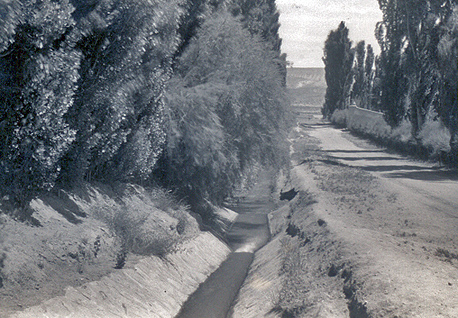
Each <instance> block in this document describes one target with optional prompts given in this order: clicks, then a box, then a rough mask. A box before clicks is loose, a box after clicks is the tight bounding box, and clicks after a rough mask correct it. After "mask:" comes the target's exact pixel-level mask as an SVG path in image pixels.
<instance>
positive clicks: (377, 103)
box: [323, 0, 458, 162]
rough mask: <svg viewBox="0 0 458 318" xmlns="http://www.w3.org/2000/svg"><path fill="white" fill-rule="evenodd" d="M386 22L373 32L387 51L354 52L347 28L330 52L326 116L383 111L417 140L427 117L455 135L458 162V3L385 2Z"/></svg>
mask: <svg viewBox="0 0 458 318" xmlns="http://www.w3.org/2000/svg"><path fill="white" fill-rule="evenodd" d="M379 5H380V9H381V10H382V12H383V21H381V22H379V23H378V24H377V26H376V28H375V35H376V38H377V40H378V43H379V45H380V48H381V53H380V55H379V56H377V57H375V58H374V54H373V50H372V48H371V47H370V46H368V47H367V48H365V45H364V43H363V42H360V43H358V44H357V45H356V47H352V43H351V41H350V40H349V37H348V29H347V28H346V27H345V24H344V23H341V25H340V26H339V28H338V29H336V30H334V31H332V32H331V33H330V34H329V36H328V39H327V41H326V42H325V49H324V62H325V67H326V80H327V82H328V91H327V93H326V101H325V104H324V107H323V114H324V115H325V116H326V117H329V118H330V117H331V116H332V113H333V112H334V110H335V109H344V108H346V107H348V105H349V104H350V103H352V102H355V103H356V104H357V105H358V106H360V107H364V108H369V109H373V110H379V111H382V112H383V113H384V116H385V120H386V121H387V123H388V124H390V125H391V126H392V127H396V126H398V125H399V124H400V123H401V122H402V121H403V120H408V121H410V123H411V124H412V136H413V138H414V139H416V138H418V135H419V133H420V132H421V129H422V127H423V125H424V124H425V122H426V119H427V117H428V116H429V117H430V118H432V119H433V120H441V121H442V123H443V124H444V125H445V127H447V129H448V130H449V131H450V134H451V140H450V146H451V157H452V160H453V161H455V162H457V159H458V103H457V100H458V68H457V66H458V1H456V0H438V1H426V0H379Z"/></svg>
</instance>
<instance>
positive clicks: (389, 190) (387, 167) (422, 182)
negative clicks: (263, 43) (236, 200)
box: [232, 107, 458, 318]
mask: <svg viewBox="0 0 458 318" xmlns="http://www.w3.org/2000/svg"><path fill="white" fill-rule="evenodd" d="M318 110H319V109H318V108H317V107H302V110H301V111H300V112H298V113H297V114H298V117H297V118H298V122H297V126H296V127H295V128H294V130H293V132H292V134H291V143H292V146H291V153H292V170H291V172H290V175H289V176H288V178H285V180H286V181H285V182H284V186H283V191H288V190H292V189H294V191H291V192H289V194H292V195H290V197H289V199H291V201H289V203H288V204H286V205H284V206H283V207H282V208H280V209H278V210H277V211H275V212H273V213H271V214H270V216H269V220H270V227H271V232H272V240H271V242H270V243H269V244H268V245H266V246H265V247H264V248H262V249H261V250H260V251H259V252H257V254H256V256H255V259H254V262H253V265H252V267H251V271H250V272H249V274H248V277H247V279H246V281H245V284H244V286H243V287H242V289H241V291H240V294H239V297H238V300H237V302H236V304H235V306H234V312H233V315H232V316H233V317H244V318H246V317H327V318H329V317H393V318H394V317H457V316H458V245H457V243H458V237H457V234H458V212H457V211H458V198H457V196H456V193H457V191H458V182H457V176H456V174H455V173H454V172H452V171H449V170H447V169H445V168H441V167H437V166H436V165H434V164H429V163H422V162H418V161H413V160H410V159H408V158H403V157H400V156H398V155H395V154H390V153H388V152H386V150H385V149H381V148H378V147H376V146H374V145H372V144H370V143H369V142H367V141H364V140H361V139H358V138H357V137H354V136H352V135H351V134H350V133H349V132H347V131H343V130H340V129H336V128H334V127H332V126H330V125H328V124H326V123H323V122H322V121H321V120H320V116H319V114H318ZM296 192H297V194H296ZM294 194H296V195H295V196H294Z"/></svg>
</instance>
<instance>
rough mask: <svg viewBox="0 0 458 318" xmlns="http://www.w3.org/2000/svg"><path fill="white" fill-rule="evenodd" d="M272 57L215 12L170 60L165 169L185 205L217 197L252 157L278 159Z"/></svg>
mask: <svg viewBox="0 0 458 318" xmlns="http://www.w3.org/2000/svg"><path fill="white" fill-rule="evenodd" d="M274 57H275V54H273V53H272V52H271V51H270V50H269V49H267V47H266V46H265V44H264V43H263V41H262V40H261V39H260V38H259V36H258V35H252V34H250V32H249V31H248V30H246V29H244V27H243V24H242V23H241V22H240V21H239V20H238V19H237V18H234V17H233V16H231V15H230V14H228V13H225V12H219V13H216V14H215V15H213V16H212V17H211V18H208V19H207V20H206V22H205V23H204V24H203V25H202V27H201V28H200V29H199V30H198V31H197V35H196V37H195V38H194V39H193V40H192V41H191V42H190V43H189V45H188V47H187V49H186V51H185V52H184V53H183V54H182V56H181V57H180V58H179V60H178V61H177V66H176V73H175V75H174V78H173V79H172V81H171V82H170V84H169V85H168V87H167V93H166V112H167V115H168V116H167V138H168V139H167V153H166V172H165V175H166V176H167V179H168V184H169V185H170V186H173V187H174V188H176V189H177V190H178V191H179V193H180V194H182V195H184V196H185V197H187V198H188V200H189V202H190V204H191V205H192V206H193V208H196V207H197V206H199V208H202V209H207V208H205V207H202V206H200V203H202V202H204V201H205V200H203V199H208V200H210V202H211V203H221V201H222V200H223V199H224V198H225V197H226V196H228V195H229V194H230V193H231V191H232V189H233V188H234V186H235V185H237V183H239V182H240V180H241V177H242V176H243V174H244V173H246V172H247V171H248V170H249V169H248V167H249V166H251V165H252V164H254V163H255V162H259V163H263V164H274V165H276V166H281V165H282V164H284V163H286V161H287V160H286V158H285V154H286V155H287V153H288V151H287V150H286V149H287V147H288V146H287V142H286V135H285V134H286V133H285V131H286V122H287V115H286V114H287V111H286V99H285V92H284V88H283V86H282V77H281V75H280V73H279V69H278V64H277V63H276V62H275V60H274ZM205 206H207V205H205Z"/></svg>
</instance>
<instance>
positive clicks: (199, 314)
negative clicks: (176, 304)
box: [177, 178, 274, 318]
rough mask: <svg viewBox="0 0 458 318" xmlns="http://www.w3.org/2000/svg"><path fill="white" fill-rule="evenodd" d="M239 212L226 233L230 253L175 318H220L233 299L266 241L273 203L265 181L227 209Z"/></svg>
mask: <svg viewBox="0 0 458 318" xmlns="http://www.w3.org/2000/svg"><path fill="white" fill-rule="evenodd" d="M228 207H229V208H230V209H232V210H234V211H236V212H237V213H239V215H238V217H237V219H236V221H235V222H234V224H233V225H232V227H231V229H230V230H229V232H228V233H227V236H226V238H227V241H228V244H229V246H230V247H231V249H232V250H233V252H232V253H231V254H230V255H229V257H228V259H227V260H226V261H225V262H223V263H222V264H221V266H220V267H219V268H218V269H217V270H216V271H215V272H214V273H213V274H212V275H211V276H210V277H209V278H208V279H207V280H206V281H205V282H204V283H202V284H201V285H200V286H199V288H198V289H197V291H196V292H195V293H194V294H192V295H191V296H190V297H189V299H188V300H187V301H186V303H185V304H184V306H183V307H182V309H181V311H180V313H179V314H178V316H177V318H224V317H226V316H227V315H228V312H229V310H230V308H231V305H232V302H233V301H234V299H235V297H236V296H237V294H238V292H239V289H240V287H241V285H242V284H243V281H244V280H245V278H246V275H247V272H248V269H249V267H250V265H251V263H252V261H253V258H254V252H255V251H256V250H258V249H259V248H261V247H262V246H264V245H265V244H266V243H267V242H268V241H269V239H270V231H269V224H268V218H267V214H268V213H269V212H270V211H272V210H273V208H274V204H273V203H272V201H271V200H270V197H269V187H268V180H267V178H262V180H260V181H259V183H258V184H257V185H256V186H255V187H254V188H253V190H252V191H250V193H249V195H248V196H246V197H244V198H243V199H241V200H240V202H239V203H237V204H231V205H229V206H228Z"/></svg>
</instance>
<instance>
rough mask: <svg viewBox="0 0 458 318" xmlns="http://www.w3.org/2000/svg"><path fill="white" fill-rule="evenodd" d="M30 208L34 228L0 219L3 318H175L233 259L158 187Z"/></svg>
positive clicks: (89, 189)
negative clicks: (228, 260)
mask: <svg viewBox="0 0 458 318" xmlns="http://www.w3.org/2000/svg"><path fill="white" fill-rule="evenodd" d="M31 208H32V209H33V211H34V213H33V216H34V218H35V219H36V220H37V221H38V222H39V223H40V225H39V226H36V225H35V226H31V225H28V224H25V223H21V222H17V221H15V220H14V219H12V218H10V217H8V216H6V215H4V214H3V215H1V214H0V317H10V316H12V317H34V318H35V317H63V316H65V317H67V316H68V317H120V316H125V317H131V316H135V317H160V318H163V317H173V316H174V315H176V314H177V313H178V311H179V309H180V307H181V305H182V303H183V302H184V301H185V300H186V298H187V297H188V296H189V294H191V293H192V292H193V291H194V290H195V289H196V288H197V287H198V286H199V284H200V283H201V282H203V281H204V280H205V279H206V277H207V276H208V275H210V274H211V273H212V272H213V271H214V270H215V269H216V268H217V267H218V266H219V264H220V263H221V262H222V261H223V260H224V259H225V258H226V257H227V255H228V254H229V252H230V251H229V248H228V247H227V246H226V245H225V244H224V243H222V242H221V241H220V240H219V239H217V238H216V237H215V236H213V235H211V234H210V233H208V232H201V231H200V230H199V226H198V224H197V222H196V220H195V219H194V218H193V217H192V216H191V215H190V214H189V211H188V210H187V209H186V207H184V206H182V205H181V204H179V203H176V201H175V200H174V199H173V198H172V197H170V196H169V195H168V194H167V193H166V192H165V191H163V190H159V189H156V190H146V189H144V188H142V187H139V186H136V185H119V186H118V187H116V188H112V187H105V186H102V185H100V186H89V185H88V186H86V187H85V188H82V189H79V190H77V191H74V192H72V193H70V192H62V193H59V195H57V196H47V197H42V198H39V199H36V200H34V201H33V202H32V203H31ZM221 212H225V213H223V214H225V215H224V219H228V222H230V220H229V219H230V217H231V216H232V214H234V213H233V212H232V213H230V212H229V211H221ZM222 225H224V224H222Z"/></svg>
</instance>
